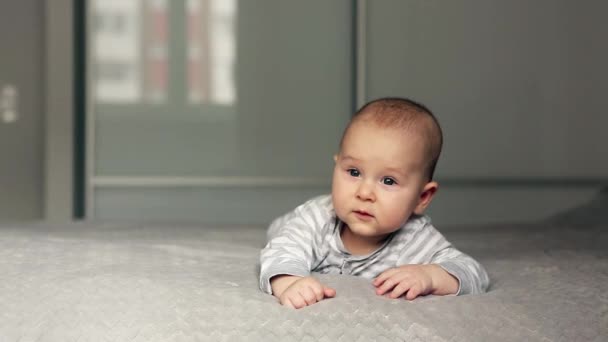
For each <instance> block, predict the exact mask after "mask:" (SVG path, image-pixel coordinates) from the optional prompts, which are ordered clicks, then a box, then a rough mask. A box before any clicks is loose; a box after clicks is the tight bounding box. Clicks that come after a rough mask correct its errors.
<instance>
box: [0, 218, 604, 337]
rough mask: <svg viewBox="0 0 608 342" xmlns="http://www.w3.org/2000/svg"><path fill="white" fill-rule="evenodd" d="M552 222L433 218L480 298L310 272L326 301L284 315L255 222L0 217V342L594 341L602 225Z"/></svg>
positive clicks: (598, 322)
mask: <svg viewBox="0 0 608 342" xmlns="http://www.w3.org/2000/svg"><path fill="white" fill-rule="evenodd" d="M560 222H562V223H560ZM563 222H568V221H567V220H548V221H545V222H537V223H519V224H492V225H479V226H468V227H459V226H448V227H439V228H440V230H441V231H442V232H443V233H444V235H445V236H446V237H447V238H448V239H449V240H450V241H451V242H452V243H454V244H455V245H456V246H457V247H458V248H459V249H461V250H463V251H465V252H467V253H468V254H470V255H472V256H474V257H475V258H477V259H478V260H479V261H480V262H481V263H482V264H483V265H484V266H485V267H486V268H487V270H488V273H489V274H490V277H491V279H492V285H491V288H490V290H489V292H488V293H486V294H483V295H469V296H458V297H455V296H449V297H423V298H419V299H417V300H415V301H412V302H408V301H406V300H391V299H387V298H383V297H378V296H376V295H375V294H374V293H373V289H372V286H371V285H370V283H369V282H368V281H367V280H365V279H360V278H355V277H349V276H322V277H321V276H320V277H321V278H322V279H323V281H325V282H327V283H328V284H329V285H331V286H333V287H335V288H336V290H337V293H338V295H337V297H336V298H333V299H330V300H325V301H323V302H320V303H318V304H316V305H313V306H310V307H306V308H304V309H301V310H297V311H296V310H290V309H287V308H285V307H282V306H280V305H279V304H278V303H277V301H276V300H275V298H273V297H272V296H269V295H266V294H263V293H262V292H261V291H260V290H259V289H258V275H257V272H258V265H257V260H258V253H259V250H260V248H261V247H262V246H263V244H264V238H265V230H264V228H263V227H247V226H239V227H220V226H201V225H197V224H169V223H146V222H137V223H134V222H130V223H129V222H76V223H70V224H50V223H30V224H24V223H20V224H2V225H0V277H1V281H0V308H1V310H0V341H62V342H66V341H207V340H208V341H241V340H251V341H262V340H264V341H372V340H375V341H395V340H406V341H607V340H608V291H607V290H608V248H607V246H608V244H607V242H608V226H606V225H605V224H601V223H588V224H584V225H581V224H576V222H568V223H567V224H563Z"/></svg>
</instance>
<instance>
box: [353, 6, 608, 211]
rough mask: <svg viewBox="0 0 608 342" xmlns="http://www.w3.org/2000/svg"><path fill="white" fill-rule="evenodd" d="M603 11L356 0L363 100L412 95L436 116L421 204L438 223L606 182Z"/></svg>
mask: <svg viewBox="0 0 608 342" xmlns="http://www.w3.org/2000/svg"><path fill="white" fill-rule="evenodd" d="M606 11H608V3H606V2H601V1H586V2H582V3H579V2H577V3H574V2H572V1H568V0H541V1H525V0H514V1H501V0H491V1H474V0H458V1H439V0H428V1H400V0H386V1H368V2H366V6H365V8H364V11H363V13H365V15H366V21H365V25H366V26H365V33H366V34H365V37H366V40H365V50H364V51H365V60H366V62H367V63H366V87H365V93H366V94H365V95H366V97H367V98H368V99H370V98H374V97H378V96H387V95H397V96H408V97H412V98H414V99H416V100H419V101H421V102H423V103H425V104H426V105H428V106H429V107H430V108H431V109H432V110H433V111H435V113H436V114H437V116H438V118H439V121H440V122H441V124H442V125H443V129H444V135H445V144H444V151H443V154H442V156H441V159H440V161H439V164H438V169H437V176H438V179H439V180H440V183H441V184H443V185H445V186H444V187H442V190H441V191H440V193H439V196H437V198H436V200H435V201H434V203H433V206H432V210H434V209H438V210H436V213H437V214H438V215H443V216H444V217H445V221H447V222H458V223H469V222H475V221H476V220H498V221H503V222H504V221H518V220H524V219H539V218H543V217H547V216H550V215H552V214H554V213H555V212H557V211H559V210H563V209H566V208H568V207H570V206H573V205H576V204H577V202H580V201H584V200H585V199H586V198H588V197H589V196H590V195H592V194H593V193H594V191H595V190H596V189H597V188H598V186H599V185H601V184H602V183H604V184H608V176H607V175H608V159H607V158H605V156H606V155H608V144H606V143H605V138H604V131H605V129H606V127H607V126H608V116H607V115H605V111H606V109H605V108H606V106H605V104H604V103H605V98H606V94H607V93H608V82H607V81H606V80H607V77H608V64H607V63H606V60H608V40H607V39H606V32H607V31H608V22H607V21H606V20H605V18H604V16H605V15H604V14H605V13H606ZM444 190H446V191H444ZM437 205H439V206H437Z"/></svg>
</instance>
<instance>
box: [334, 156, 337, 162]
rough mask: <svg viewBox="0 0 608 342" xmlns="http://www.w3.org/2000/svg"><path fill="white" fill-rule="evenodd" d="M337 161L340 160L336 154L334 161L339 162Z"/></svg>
mask: <svg viewBox="0 0 608 342" xmlns="http://www.w3.org/2000/svg"><path fill="white" fill-rule="evenodd" d="M337 162H338V155H337V154H334V163H337Z"/></svg>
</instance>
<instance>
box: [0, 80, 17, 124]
mask: <svg viewBox="0 0 608 342" xmlns="http://www.w3.org/2000/svg"><path fill="white" fill-rule="evenodd" d="M18 97H19V92H18V91H17V87H15V86H14V85H11V84H6V85H3V86H2V88H1V89H0V118H1V120H2V122H4V123H13V122H15V121H17V119H19V113H18V111H17V105H18Z"/></svg>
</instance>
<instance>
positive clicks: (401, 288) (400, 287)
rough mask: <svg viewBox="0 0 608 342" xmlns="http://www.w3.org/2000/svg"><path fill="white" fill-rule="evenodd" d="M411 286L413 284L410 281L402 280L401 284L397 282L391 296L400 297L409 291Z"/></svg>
mask: <svg viewBox="0 0 608 342" xmlns="http://www.w3.org/2000/svg"><path fill="white" fill-rule="evenodd" d="M410 287H411V284H410V283H409V282H406V281H402V282H400V283H399V284H397V286H395V288H394V289H393V291H392V292H391V293H390V295H389V297H391V298H399V297H400V296H401V295H403V294H404V293H405V292H406V291H408V290H409V289H410Z"/></svg>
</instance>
